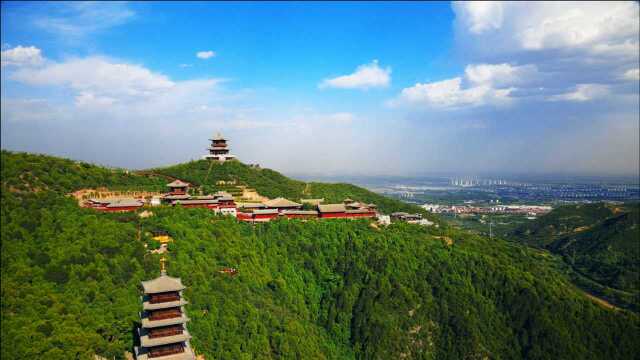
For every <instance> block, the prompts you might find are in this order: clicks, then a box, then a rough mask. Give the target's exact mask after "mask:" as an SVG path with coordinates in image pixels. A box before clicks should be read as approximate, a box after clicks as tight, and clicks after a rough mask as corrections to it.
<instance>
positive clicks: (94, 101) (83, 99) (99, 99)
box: [75, 92, 116, 109]
mask: <svg viewBox="0 0 640 360" xmlns="http://www.w3.org/2000/svg"><path fill="white" fill-rule="evenodd" d="M115 102H116V99H114V98H110V97H108V96H96V95H95V94H93V93H91V92H81V93H80V94H79V95H78V96H76V99H75V105H76V106H77V107H82V108H88V109H96V108H100V107H104V106H109V105H113V103H115Z"/></svg>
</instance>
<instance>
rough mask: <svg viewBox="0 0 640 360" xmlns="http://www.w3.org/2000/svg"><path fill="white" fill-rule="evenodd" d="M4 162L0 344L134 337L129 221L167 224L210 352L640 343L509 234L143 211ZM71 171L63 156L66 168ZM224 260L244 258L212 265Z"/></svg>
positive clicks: (456, 355) (527, 351)
mask: <svg viewBox="0 0 640 360" xmlns="http://www.w3.org/2000/svg"><path fill="white" fill-rule="evenodd" d="M5 156H7V157H12V156H13V155H6V154H4V153H3V164H13V165H11V166H17V165H16V162H13V163H12V162H5V160H10V159H5ZM37 164H38V165H31V166H22V165H19V166H20V167H22V168H30V170H37V171H39V169H35V168H34V167H35V166H46V165H45V164H46V161H42V162H38V163H37ZM6 170H7V171H5V169H3V172H2V184H3V185H2V186H3V191H2V207H1V209H2V227H1V229H0V231H1V235H2V237H1V239H2V284H1V286H2V336H1V339H2V340H1V341H2V357H3V358H9V359H11V358H47V359H67V358H82V359H85V358H86V359H89V358H92V354H93V353H98V354H100V355H103V356H107V357H109V358H111V357H112V356H115V357H117V358H120V357H122V352H123V351H124V350H130V348H131V346H132V345H133V329H134V325H135V321H136V319H137V316H138V315H137V312H138V311H139V310H140V306H141V304H140V302H139V282H140V280H142V279H148V278H150V277H153V276H156V275H157V273H158V261H157V260H158V259H157V257H156V256H150V255H147V256H143V254H144V248H143V246H142V245H143V242H137V241H135V234H136V228H137V226H138V221H140V223H139V225H140V226H141V227H142V230H143V234H144V232H145V231H147V230H156V229H162V230H166V231H168V232H169V233H170V234H171V236H172V237H173V238H174V239H175V242H174V243H173V244H172V245H171V246H170V248H171V252H170V254H169V256H170V262H169V272H170V274H171V275H174V276H180V277H182V278H183V281H184V282H185V284H187V285H188V286H189V288H188V290H187V292H186V295H187V297H188V299H189V301H190V304H189V305H188V307H187V311H188V313H189V316H190V317H191V318H192V319H193V320H192V322H190V323H189V329H190V331H191V333H192V335H193V336H194V339H193V344H194V345H195V346H196V348H197V349H198V350H199V351H200V352H202V353H204V354H206V355H207V358H238V359H242V358H326V359H334V358H399V357H400V356H401V354H405V355H407V356H408V357H409V358H420V359H435V358H438V359H461V358H532V359H542V358H558V359H560V358H567V359H569V358H605V357H606V358H609V359H625V358H632V357H633V356H635V354H637V353H638V351H640V348H639V345H638V344H637V343H636V342H635V339H636V336H637V335H638V330H639V328H640V321H639V319H638V317H637V315H635V314H632V313H628V312H624V311H621V312H616V311H610V310H606V309H603V308H601V307H599V306H597V305H595V304H594V303H593V302H591V301H589V300H587V299H586V298H585V297H584V296H583V295H582V294H581V293H579V292H577V291H576V290H575V289H574V288H572V287H571V285H570V284H569V283H567V281H566V280H565V278H564V277H563V276H562V275H561V274H560V273H559V272H558V271H557V270H556V268H558V267H559V266H560V265H561V264H558V263H557V261H555V259H554V258H550V257H548V256H545V254H544V253H540V252H538V251H536V250H533V249H527V248H525V247H522V246H519V245H515V244H510V243H507V242H504V241H500V240H494V241H489V240H487V239H486V238H482V237H477V236H472V235H469V234H467V233H464V232H459V231H456V230H453V229H443V228H441V229H435V228H422V227H419V226H412V225H406V224H398V225H394V226H391V227H390V228H388V229H385V230H382V231H379V230H375V229H372V228H371V227H370V226H369V225H368V223H367V222H366V221H341V220H338V221H311V222H307V223H302V222H299V221H277V222H274V223H268V224H262V225H257V226H255V227H253V226H251V225H248V224H240V223H237V222H235V221H233V220H232V219H228V218H227V219H223V218H217V217H215V216H214V215H213V214H212V213H211V212H210V211H206V210H204V209H181V208H179V209H171V208H156V209H154V213H155V215H154V216H153V217H151V218H147V219H144V220H139V219H138V218H137V217H136V216H131V215H129V214H124V215H119V214H100V213H94V212H92V211H91V210H87V209H80V208H78V207H77V206H76V204H75V203H74V202H73V201H71V200H70V199H65V198H63V197H62V196H61V193H59V192H50V191H41V192H39V193H37V194H32V193H29V192H10V191H5V190H6V189H7V188H6V185H5V184H8V182H10V181H13V180H12V179H10V178H5V174H16V173H19V171H16V170H15V169H6ZM81 171H82V170H78V169H77V168H74V167H73V165H71V164H70V167H68V168H66V169H64V172H63V173H72V174H70V176H80V174H79V173H77V172H80V173H81ZM101 179H102V178H101V177H97V178H96V179H93V180H92V179H90V178H88V179H86V182H87V184H89V185H90V184H91V183H92V182H93V181H96V182H97V181H102V180H101ZM121 181H124V180H118V181H114V182H116V183H117V182H120V183H121ZM137 181H138V179H136V180H135V182H136V183H137ZM42 185H44V186H45V187H46V188H47V189H53V188H55V187H56V186H57V185H56V184H54V183H43V184H42ZM67 190H68V189H66V188H64V191H67ZM441 236H448V237H450V238H452V239H453V240H454V243H453V245H452V246H447V245H445V243H444V242H443V241H441V240H440V239H439V237H441ZM145 240H148V239H145V238H144V237H143V241H145ZM223 266H234V267H237V268H239V269H240V273H239V275H238V276H237V277H233V278H229V277H225V276H221V275H220V274H218V273H217V270H219V269H220V268H221V267H223Z"/></svg>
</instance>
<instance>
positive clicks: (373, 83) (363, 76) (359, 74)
mask: <svg viewBox="0 0 640 360" xmlns="http://www.w3.org/2000/svg"><path fill="white" fill-rule="evenodd" d="M390 82H391V68H389V67H387V68H384V69H383V68H381V67H380V66H378V60H373V61H372V62H371V63H370V64H364V65H360V66H358V68H357V69H356V71H355V72H354V73H353V74H350V75H343V76H338V77H336V78H332V79H325V80H323V81H322V82H321V83H320V85H319V87H320V88H326V87H333V88H341V89H368V88H374V87H386V86H389V83H390Z"/></svg>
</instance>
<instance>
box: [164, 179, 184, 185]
mask: <svg viewBox="0 0 640 360" xmlns="http://www.w3.org/2000/svg"><path fill="white" fill-rule="evenodd" d="M167 186H168V187H187V186H189V184H188V183H186V182H184V181H181V180H180V179H177V180H175V181H173V182H170V183H168V184H167Z"/></svg>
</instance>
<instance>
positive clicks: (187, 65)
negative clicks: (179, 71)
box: [178, 64, 193, 69]
mask: <svg viewBox="0 0 640 360" xmlns="http://www.w3.org/2000/svg"><path fill="white" fill-rule="evenodd" d="M178 66H180V67H181V68H183V69H184V68H190V67H193V65H192V64H180V65H178Z"/></svg>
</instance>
